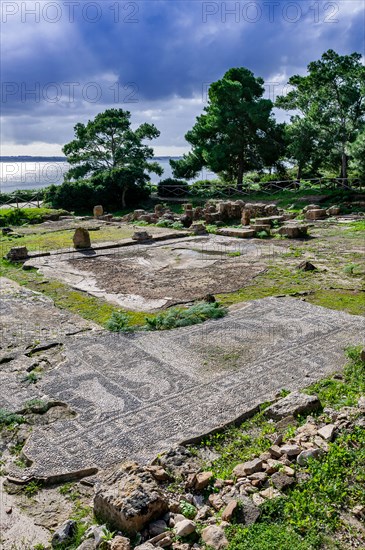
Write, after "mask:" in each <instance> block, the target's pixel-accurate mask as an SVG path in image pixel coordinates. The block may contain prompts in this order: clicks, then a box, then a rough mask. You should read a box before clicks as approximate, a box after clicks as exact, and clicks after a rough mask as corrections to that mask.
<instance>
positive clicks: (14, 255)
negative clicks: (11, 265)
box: [6, 246, 28, 262]
mask: <svg viewBox="0 0 365 550" xmlns="http://www.w3.org/2000/svg"><path fill="white" fill-rule="evenodd" d="M6 258H7V260H10V261H12V262H16V261H22V260H26V259H27V258H28V249H27V247H26V246H15V247H14V248H11V249H10V250H9V252H8V253H7V255H6Z"/></svg>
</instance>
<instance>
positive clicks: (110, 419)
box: [0, 293, 365, 476]
mask: <svg viewBox="0 0 365 550" xmlns="http://www.w3.org/2000/svg"><path fill="white" fill-rule="evenodd" d="M19 300H22V303H23V307H24V303H25V302H28V305H29V307H31V295H29V294H28V293H27V295H23V296H20V297H17V296H16V295H15V296H14V298H13V300H8V302H7V308H8V310H9V309H10V310H12V314H13V315H14V316H15V317H16V315H17V306H19ZM41 307H42V303H41V302H37V308H41ZM44 308H45V309H44V312H43V317H42V322H43V323H45V322H46V321H47V315H49V316H50V315H55V312H54V311H53V309H54V310H56V308H54V307H53V306H50V304H49V302H47V303H46V302H44ZM56 311H57V310H56ZM9 313H10V311H8V314H9ZM57 314H58V313H57ZM20 321H21V320H20V319H19V322H20ZM364 328H365V319H364V318H363V317H359V316H352V315H349V314H346V313H342V312H338V311H332V310H328V309H325V308H322V307H318V306H313V305H311V304H308V303H306V302H303V301H300V300H296V299H294V298H265V299H262V300H258V301H254V302H249V303H246V304H244V305H243V306H242V308H240V309H238V310H235V311H233V312H231V313H230V314H229V315H228V316H227V317H225V318H224V319H221V320H217V321H209V322H206V323H204V324H202V325H197V326H194V327H186V328H182V329H177V330H172V331H166V332H146V333H137V334H129V335H121V334H114V333H106V332H102V331H89V332H86V333H80V334H77V336H70V337H66V338H65V339H64V341H63V361H61V362H59V363H58V364H57V365H56V366H55V368H53V369H51V370H49V371H48V372H46V373H45V374H44V376H42V378H41V380H40V381H39V382H38V383H37V384H36V385H33V386H32V387H29V386H28V387H27V388H28V389H27V390H25V389H22V390H21V391H20V390H19V392H20V394H21V395H20V397H21V399H25V397H26V395H25V393H27V392H28V398H29V397H30V396H32V397H34V396H36V395H38V396H42V395H47V396H48V397H50V398H52V399H56V400H58V401H62V402H65V403H67V404H68V405H69V406H70V407H71V409H72V410H73V411H74V412H76V413H77V416H76V417H75V418H73V419H62V420H59V421H57V422H54V423H53V424H50V425H47V426H39V427H35V428H34V430H33V432H32V434H31V436H30V438H29V440H28V442H27V444H26V446H25V447H24V453H25V455H26V456H27V457H28V458H29V459H30V460H32V462H33V463H32V466H31V467H30V468H28V469H26V470H19V471H18V472H16V471H14V472H13V473H15V474H17V475H20V476H24V475H31V474H33V475H37V476H49V475H60V474H65V473H67V472H74V471H77V470H81V469H84V468H89V467H97V468H104V467H107V466H109V465H111V464H113V463H116V462H119V461H122V460H124V459H136V460H140V461H147V460H149V459H151V458H153V457H154V456H155V455H156V454H157V453H158V452H160V451H162V450H163V449H165V448H168V447H170V446H171V445H172V444H175V443H179V442H181V441H183V440H187V439H190V438H194V437H195V436H198V435H201V434H204V433H207V432H209V431H211V430H213V429H214V428H216V427H218V426H221V425H223V424H226V423H228V422H231V421H233V420H234V419H236V418H238V417H240V416H241V415H243V414H244V413H245V412H246V411H248V410H251V409H252V408H253V407H254V406H256V405H258V404H259V403H261V402H263V401H266V400H269V399H272V398H273V397H274V395H275V394H276V393H277V392H278V391H279V390H280V389H282V388H286V389H289V390H293V389H297V388H300V387H304V386H307V385H308V384H310V383H311V382H312V381H314V380H317V379H319V378H322V377H323V376H325V375H327V374H329V373H331V372H333V371H335V370H337V369H339V368H341V366H343V364H344V353H343V350H344V348H345V347H346V346H347V345H349V344H359V343H361V341H362V339H363V335H364ZM10 364H11V363H10ZM5 366H6V365H5ZM2 367H3V365H1V367H0V368H2ZM0 372H1V370H0ZM1 382H2V385H1V389H0V407H2V406H4V403H5V404H7V403H11V402H12V401H13V400H15V401H16V400H19V395H18V393H17V391H18V390H17V387H16V384H15V383H14V379H13V378H12V376H11V375H8V376H3V377H2V380H1Z"/></svg>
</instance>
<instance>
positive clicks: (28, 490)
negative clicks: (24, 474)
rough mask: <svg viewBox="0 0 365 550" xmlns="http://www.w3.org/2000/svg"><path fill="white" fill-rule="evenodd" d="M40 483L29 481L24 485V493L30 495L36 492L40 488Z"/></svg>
mask: <svg viewBox="0 0 365 550" xmlns="http://www.w3.org/2000/svg"><path fill="white" fill-rule="evenodd" d="M41 488H42V487H41V485H40V484H39V483H37V482H36V481H30V482H29V483H28V485H26V486H25V487H24V494H25V495H26V496H27V497H32V496H34V495H36V494H37V493H38V491H40V490H41Z"/></svg>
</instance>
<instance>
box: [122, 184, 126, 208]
mask: <svg viewBox="0 0 365 550" xmlns="http://www.w3.org/2000/svg"><path fill="white" fill-rule="evenodd" d="M126 194H127V186H125V187H124V189H123V191H122V208H123V210H124V208H126V207H127V204H126V202H125V196H126Z"/></svg>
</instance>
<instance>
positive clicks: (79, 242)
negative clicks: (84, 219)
mask: <svg viewBox="0 0 365 550" xmlns="http://www.w3.org/2000/svg"><path fill="white" fill-rule="evenodd" d="M72 240H73V243H74V248H77V249H79V248H90V247H91V240H90V234H89V232H88V230H87V229H85V228H84V227H78V228H77V229H76V231H75V233H74V236H73V239H72Z"/></svg>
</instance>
